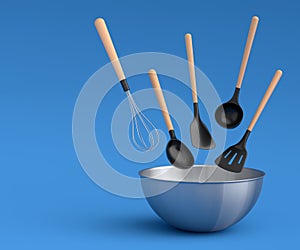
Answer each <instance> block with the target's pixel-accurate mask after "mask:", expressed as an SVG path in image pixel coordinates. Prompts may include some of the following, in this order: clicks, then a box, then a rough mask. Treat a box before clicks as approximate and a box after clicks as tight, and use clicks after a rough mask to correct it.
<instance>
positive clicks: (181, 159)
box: [166, 130, 194, 169]
mask: <svg viewBox="0 0 300 250" xmlns="http://www.w3.org/2000/svg"><path fill="white" fill-rule="evenodd" d="M169 133H170V136H171V139H170V141H169V142H168V144H167V147H166V153H167V157H168V160H169V161H170V163H171V164H172V165H174V166H175V167H178V168H181V169H188V168H190V167H191V166H193V165H194V157H193V155H192V153H191V151H190V150H189V149H188V148H187V146H186V145H185V144H184V143H182V142H181V141H179V140H178V139H177V138H176V136H175V133H174V130H170V131H169Z"/></svg>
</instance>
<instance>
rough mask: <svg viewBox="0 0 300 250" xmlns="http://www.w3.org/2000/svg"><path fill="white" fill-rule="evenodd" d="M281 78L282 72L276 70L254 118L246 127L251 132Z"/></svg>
mask: <svg viewBox="0 0 300 250" xmlns="http://www.w3.org/2000/svg"><path fill="white" fill-rule="evenodd" d="M281 76H282V71H281V70H277V71H276V73H275V75H274V77H273V79H272V81H271V83H270V85H269V87H268V89H267V91H266V93H265V95H264V97H263V99H262V100H261V102H260V104H259V106H258V108H257V110H256V113H255V115H254V117H253V119H252V121H251V123H250V125H249V127H248V130H250V131H252V129H253V127H254V125H255V123H256V122H257V120H258V118H259V116H260V114H261V112H262V111H263V109H264V107H265V106H266V104H267V102H268V100H269V98H270V96H271V95H272V93H273V91H274V89H275V87H276V85H277V83H278V82H279V80H280V78H281Z"/></svg>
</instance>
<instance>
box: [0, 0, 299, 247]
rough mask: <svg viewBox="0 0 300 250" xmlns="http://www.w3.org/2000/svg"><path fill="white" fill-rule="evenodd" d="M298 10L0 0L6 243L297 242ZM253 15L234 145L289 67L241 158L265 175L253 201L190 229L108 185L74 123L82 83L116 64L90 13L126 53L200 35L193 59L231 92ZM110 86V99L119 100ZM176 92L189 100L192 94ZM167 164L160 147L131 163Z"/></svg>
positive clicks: (276, 4)
mask: <svg viewBox="0 0 300 250" xmlns="http://www.w3.org/2000/svg"><path fill="white" fill-rule="evenodd" d="M299 13H300V4H299V3H297V1H285V2H284V1H277V0H273V1H256V0H252V1H229V0H228V1H215V0H211V1H189V0H185V1H151V2H150V1H143V2H142V1H137V0H136V1H81V2H79V1H67V0H61V1H14V0H12V1H2V2H1V3H0V32H1V33H0V84H1V85H0V86H1V90H0V107H1V109H0V110H1V122H0V128H1V129H0V138H1V144H0V147H1V148H0V152H1V154H0V156H1V157H0V163H1V164H0V166H1V172H0V199H1V201H0V249H54V248H55V249H67V248H70V249H108V248H109V249H113V248H116V249H124V248H125V249H129V248H130V249H135V248H137V249H141V248H143V249H148V248H149V249H155V248H157V249H160V248H172V249H183V248H188V249H189V248H207V249H208V248H210V249H227V248H228V249H240V248H241V247H242V248H243V249H254V248H257V247H258V248H259V249H265V248H268V249H282V248H288V249H295V248H296V245H298V247H299V238H298V237H299V226H298V224H299V222H300V221H299V218H300V217H299V211H300V202H299V193H298V190H299V181H298V180H299V176H300V168H299V166H298V164H297V163H298V156H297V153H299V140H300V138H299V132H298V126H299V121H300V119H299V109H298V107H299V103H298V101H299V90H300V87H299V86H300V85H299V77H298V76H299V69H298V68H299V51H300V39H299V38H300V30H299V23H300V16H299ZM252 15H258V16H259V17H260V24H259V27H258V31H257V36H256V38H255V42H254V45H253V51H252V54H251V57H250V60H249V64H248V68H247V72H246V76H245V80H244V83H243V88H242V92H241V104H242V105H243V107H244V109H245V119H244V122H243V124H242V125H241V126H240V127H239V128H238V129H235V130H234V131H230V132H229V136H228V140H227V145H231V144H232V143H234V142H235V141H236V140H238V139H239V137H240V136H241V134H242V133H243V132H244V130H245V129H246V126H247V124H248V123H249V122H250V119H251V116H252V114H253V113H254V111H255V109H256V107H257V105H258V103H259V99H260V98H261V97H262V95H263V93H264V91H265V89H266V88H267V85H268V83H269V81H270V80H271V78H272V75H273V74H274V72H275V70H276V69H277V68H281V69H282V70H283V71H284V76H283V78H282V80H281V82H280V84H279V86H278V87H277V89H276V91H275V93H274V95H273V96H272V98H271V100H270V103H269V105H268V106H267V108H266V110H265V111H264V113H263V116H262V117H261V119H260V120H259V122H258V124H257V126H256V127H255V130H254V132H253V134H252V135H251V138H250V140H249V143H248V151H249V157H248V161H247V165H248V166H252V167H256V168H259V169H262V170H264V171H266V173H267V176H266V178H265V183H264V187H263V191H262V194H261V197H260V199H259V201H258V203H257V204H256V206H255V208H254V209H253V210H252V212H251V213H250V214H249V215H248V216H247V217H246V218H245V219H244V220H243V221H241V222H240V223H238V224H237V225H235V226H233V227H231V228H229V229H228V230H226V231H223V232H220V233H215V234H191V233H184V232H181V231H177V230H174V229H172V228H170V227H169V226H167V225H166V224H165V223H164V222H162V221H161V220H160V219H159V218H157V217H156V215H154V213H153V212H152V211H151V209H150V208H149V207H148V205H147V203H146V201H144V200H142V199H141V200H134V199H125V198H120V197H117V196H114V195H112V194H110V193H107V192H105V191H103V190H102V189H100V188H99V187H98V186H96V185H95V184H94V183H93V182H92V181H90V179H89V178H88V177H87V176H86V175H85V173H84V171H83V170H82V168H81V166H80V164H79V162H78V160H77V157H76V154H75V151H74V148H73V143H72V131H71V126H72V112H73V107H74V104H75V101H76V98H77V96H78V94H79V92H80V89H81V88H82V86H83V85H84V83H85V81H86V80H87V79H88V78H89V76H90V75H91V74H93V73H94V72H95V71H96V70H97V69H98V68H100V67H101V66H103V65H104V64H106V63H108V58H107V56H106V54H105V51H104V49H103V47H102V45H101V43H100V41H99V39H98V36H97V34H96V31H95V29H94V26H93V21H94V19H95V18H96V17H99V16H102V17H104V18H105V19H106V20H107V23H108V25H109V28H110V30H111V32H112V34H113V38H114V42H115V44H116V47H117V50H118V52H119V55H120V56H124V55H128V54H131V53H136V52H144V51H156V52H166V53H170V54H175V55H178V56H181V57H183V58H186V54H185V48H184V42H183V41H184V40H183V35H184V34H185V33H186V32H192V34H193V37H194V44H195V47H196V51H195V56H196V64H197V66H199V67H200V68H201V69H202V70H203V71H204V72H205V73H206V74H207V76H208V77H209V78H210V79H211V81H212V82H213V83H214V85H215V87H216V89H217V90H218V91H219V94H220V97H221V98H222V100H226V99H228V98H229V97H230V96H231V94H232V92H233V89H234V84H235V81H236V79H237V74H238V70H239V65H240V61H241V58H242V51H243V48H244V44H245V40H246V35H247V31H248V27H249V23H250V19H251V16H252ZM143 79H144V80H145V81H146V80H147V78H146V76H144V78H143ZM147 81H148V80H147ZM131 87H132V89H133V91H134V90H135V88H137V85H136V84H135V81H133V83H132V86H131ZM116 93H119V96H117V97H116V100H117V98H121V97H122V98H123V97H124V96H122V95H123V93H122V92H121V91H119V92H118V91H116ZM182 97H183V98H184V100H186V102H187V103H190V101H191V97H190V94H189V93H188V92H187V94H186V95H183V96H182ZM157 114H158V113H157ZM157 119H161V116H160V114H158V115H157ZM160 121H162V120H160ZM110 153H111V155H114V154H117V153H116V152H114V151H112V152H110ZM118 160H119V159H118V157H116V158H115V164H118V162H117V161H118ZM162 163H165V164H167V161H166V159H165V157H164V155H163V156H161V158H160V159H158V160H157V162H154V163H153V164H150V165H149V166H148V165H147V166H135V167H136V168H135V171H134V172H135V173H136V172H137V171H138V170H140V169H142V168H144V167H150V166H152V165H153V166H154V165H157V164H162ZM123 171H125V172H126V170H123ZM130 171H132V170H130ZM130 174H132V173H130Z"/></svg>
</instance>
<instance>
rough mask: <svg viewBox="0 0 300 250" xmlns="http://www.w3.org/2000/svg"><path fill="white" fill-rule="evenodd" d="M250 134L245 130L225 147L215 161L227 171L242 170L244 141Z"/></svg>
mask: <svg viewBox="0 0 300 250" xmlns="http://www.w3.org/2000/svg"><path fill="white" fill-rule="evenodd" d="M249 135H250V131H249V130H247V131H246V133H245V134H244V136H243V138H242V139H241V140H240V141H239V142H238V143H237V144H235V145H233V146H231V147H229V148H227V149H226V150H225V151H224V152H223V153H222V154H221V155H220V156H219V157H218V158H217V159H216V160H215V163H216V164H217V165H218V166H219V167H221V168H223V169H225V170H228V171H231V172H235V173H239V172H241V171H242V169H243V167H244V164H245V161H246V158H247V150H246V142H247V139H248V137H249Z"/></svg>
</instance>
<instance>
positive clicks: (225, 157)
mask: <svg viewBox="0 0 300 250" xmlns="http://www.w3.org/2000/svg"><path fill="white" fill-rule="evenodd" d="M281 76H282V71H281V70H277V71H276V73H275V75H274V77H273V79H272V81H271V83H270V85H269V87H268V89H267V91H266V93H265V95H264V97H263V99H262V100H261V103H260V104H259V106H258V108H257V111H256V113H255V115H254V117H253V119H252V121H251V123H250V125H249V127H248V129H247V130H246V132H245V134H244V136H243V137H242V139H241V140H240V141H239V142H238V143H237V144H235V145H233V146H231V147H229V148H228V149H226V150H225V151H224V153H223V154H221V155H220V156H219V157H218V158H217V159H216V160H215V163H216V164H217V165H218V166H219V167H221V168H223V169H226V170H229V171H231V172H236V173H238V172H241V170H242V168H243V166H244V164H245V161H246V158H247V150H246V142H247V140H248V137H249V135H250V133H251V131H252V129H253V127H254V125H255V124H256V122H257V120H258V118H259V116H260V114H261V112H262V111H263V109H264V107H265V105H266V104H267V102H268V100H269V98H270V96H271V94H272V92H273V91H274V89H275V87H276V85H277V83H278V82H279V80H280V78H281Z"/></svg>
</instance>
